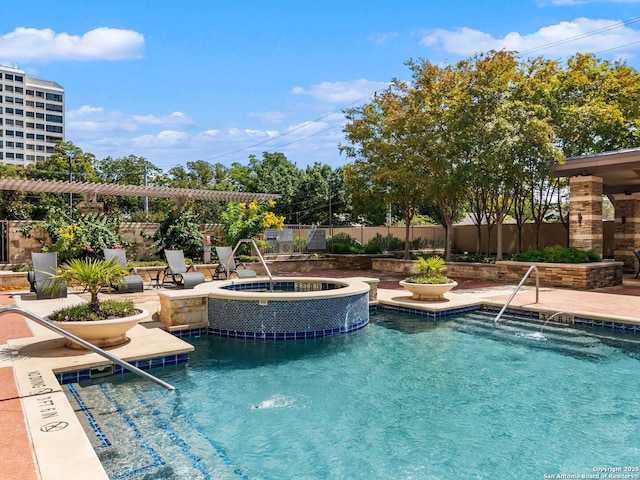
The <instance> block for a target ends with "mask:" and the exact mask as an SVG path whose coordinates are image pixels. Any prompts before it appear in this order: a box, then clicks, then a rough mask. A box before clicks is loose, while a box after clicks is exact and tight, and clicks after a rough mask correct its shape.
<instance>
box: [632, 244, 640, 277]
mask: <svg viewBox="0 0 640 480" xmlns="http://www.w3.org/2000/svg"><path fill="white" fill-rule="evenodd" d="M633 253H634V254H635V256H636V258H637V259H638V271H637V272H636V277H635V278H638V275H640V250H634V251H633Z"/></svg>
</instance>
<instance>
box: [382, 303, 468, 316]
mask: <svg viewBox="0 0 640 480" xmlns="http://www.w3.org/2000/svg"><path fill="white" fill-rule="evenodd" d="M378 309H379V310H381V311H386V312H398V313H406V314H408V315H415V316H417V317H426V318H428V319H431V320H438V319H441V318H447V317H452V316H454V315H460V314H462V313H468V312H474V311H476V310H478V307H477V306H470V307H461V308H453V309H451V310H441V311H437V312H431V311H427V310H420V309H417V308H411V307H403V306H400V305H386V304H379V305H378Z"/></svg>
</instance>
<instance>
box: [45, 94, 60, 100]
mask: <svg viewBox="0 0 640 480" xmlns="http://www.w3.org/2000/svg"><path fill="white" fill-rule="evenodd" d="M46 98H47V100H52V101H54V102H62V95H60V94H59V93H47V97H46Z"/></svg>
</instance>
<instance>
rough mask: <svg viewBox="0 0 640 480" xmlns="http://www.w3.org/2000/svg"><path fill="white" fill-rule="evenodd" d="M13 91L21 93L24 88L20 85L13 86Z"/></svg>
mask: <svg viewBox="0 0 640 480" xmlns="http://www.w3.org/2000/svg"><path fill="white" fill-rule="evenodd" d="M15 92H16V93H23V92H24V89H23V88H22V87H16V88H15Z"/></svg>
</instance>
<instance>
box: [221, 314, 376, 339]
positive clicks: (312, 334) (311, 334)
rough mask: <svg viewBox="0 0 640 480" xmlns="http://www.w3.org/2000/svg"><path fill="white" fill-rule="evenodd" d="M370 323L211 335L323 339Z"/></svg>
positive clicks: (249, 337)
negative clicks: (297, 330) (300, 329)
mask: <svg viewBox="0 0 640 480" xmlns="http://www.w3.org/2000/svg"><path fill="white" fill-rule="evenodd" d="M368 323H369V319H368V318H367V319H366V320H362V321H361V322H357V323H353V324H351V325H349V327H348V328H345V327H338V328H332V329H326V330H315V331H307V332H264V333H263V332H242V331H237V330H222V329H219V328H212V329H211V333H212V334H213V335H218V336H221V337H230V338H241V339H246V340H304V339H308V338H322V337H330V336H333V335H342V334H344V333H349V332H353V331H355V330H359V329H361V328H364V327H365V326H367V325H368Z"/></svg>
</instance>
